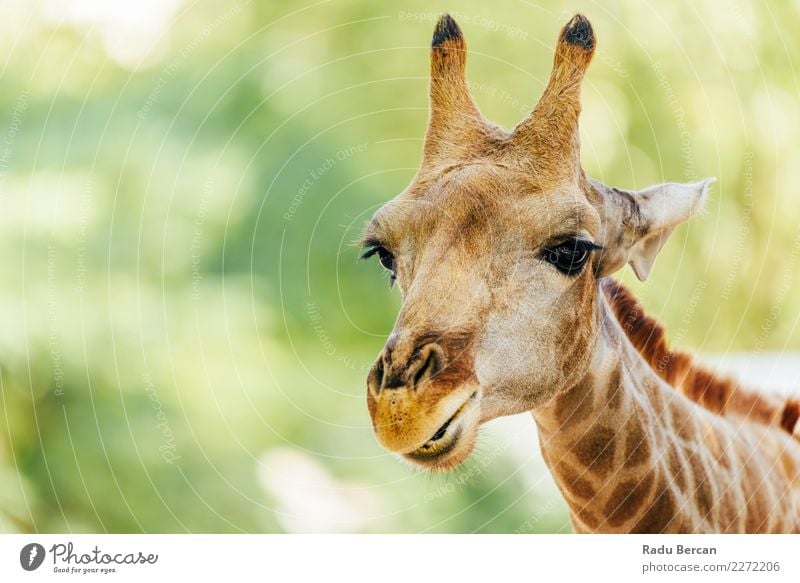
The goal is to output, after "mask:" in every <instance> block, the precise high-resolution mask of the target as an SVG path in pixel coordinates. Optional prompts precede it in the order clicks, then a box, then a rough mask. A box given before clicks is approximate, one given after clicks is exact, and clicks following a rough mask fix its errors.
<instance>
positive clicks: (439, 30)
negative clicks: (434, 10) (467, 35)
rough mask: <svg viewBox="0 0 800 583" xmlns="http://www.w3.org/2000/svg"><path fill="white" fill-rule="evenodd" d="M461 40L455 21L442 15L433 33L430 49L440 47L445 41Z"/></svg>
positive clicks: (446, 15)
mask: <svg viewBox="0 0 800 583" xmlns="http://www.w3.org/2000/svg"><path fill="white" fill-rule="evenodd" d="M460 38H461V29H460V28H459V27H458V24H456V21H455V20H454V19H453V17H452V16H450V15H449V14H443V15H442V17H441V18H440V19H439V22H437V23H436V30H435V31H434V32H433V41H432V42H431V47H433V48H434V49H435V48H437V47H440V46H442V44H444V42H445V41H446V40H451V39H452V40H457V39H460Z"/></svg>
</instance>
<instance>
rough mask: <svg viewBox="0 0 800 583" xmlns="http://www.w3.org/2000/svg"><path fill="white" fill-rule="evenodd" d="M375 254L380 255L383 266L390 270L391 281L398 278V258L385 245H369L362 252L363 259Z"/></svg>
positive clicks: (379, 258) (379, 259)
mask: <svg viewBox="0 0 800 583" xmlns="http://www.w3.org/2000/svg"><path fill="white" fill-rule="evenodd" d="M373 255H377V256H378V261H379V262H380V264H381V265H382V266H383V268H384V269H385V270H386V271H388V272H389V283H390V284H392V283H394V280H395V279H397V260H395V258H394V255H392V254H391V253H390V252H389V251H388V250H387V249H386V248H385V247H383V246H381V245H368V246H367V248H366V250H365V251H364V253H362V254H361V259H369V258H370V257H372V256H373Z"/></svg>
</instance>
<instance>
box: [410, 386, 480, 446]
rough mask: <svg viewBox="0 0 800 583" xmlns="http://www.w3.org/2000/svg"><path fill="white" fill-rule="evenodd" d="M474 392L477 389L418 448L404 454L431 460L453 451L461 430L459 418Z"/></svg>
mask: <svg viewBox="0 0 800 583" xmlns="http://www.w3.org/2000/svg"><path fill="white" fill-rule="evenodd" d="M476 394H477V391H476V392H474V393H472V394H471V395H470V396H469V398H468V399H467V400H466V401H464V404H463V405H461V407H459V408H458V410H457V411H456V412H455V413H453V415H452V416H451V417H450V419H448V420H447V421H445V422H444V424H443V425H442V426H441V427H440V428H439V429H437V430H436V433H434V434H433V435H432V436H431V438H430V439H429V440H428V441H426V442H425V443H424V444H423V445H422V446H421V447H419V448H418V449H415V450H414V451H412V452H409V453H408V454H406V455H407V456H408V457H410V458H412V459H418V460H426V461H431V460H434V459H436V458H441V457H444V456H446V455H447V454H448V453H450V452H451V451H453V448H455V446H456V444H457V443H458V440H459V439H460V438H461V434H462V432H463V427H461V426H459V425H458V421H459V418H460V417H461V414H462V413H463V412H464V411H465V410H466V409H467V407H468V406H469V404H470V403H471V402H472V401H473V399H474V398H475V395H476Z"/></svg>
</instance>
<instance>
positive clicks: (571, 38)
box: [564, 14, 594, 49]
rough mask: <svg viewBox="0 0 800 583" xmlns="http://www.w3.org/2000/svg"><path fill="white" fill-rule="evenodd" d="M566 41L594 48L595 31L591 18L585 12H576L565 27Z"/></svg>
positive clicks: (586, 47)
mask: <svg viewBox="0 0 800 583" xmlns="http://www.w3.org/2000/svg"><path fill="white" fill-rule="evenodd" d="M564 42H567V43H569V44H571V45H577V46H580V47H583V48H585V49H593V48H594V31H593V30H592V25H591V23H590V22H589V19H588V18H586V17H585V16H584V15H583V14H576V15H575V16H573V17H572V20H570V21H569V23H568V24H567V26H566V27H565V28H564Z"/></svg>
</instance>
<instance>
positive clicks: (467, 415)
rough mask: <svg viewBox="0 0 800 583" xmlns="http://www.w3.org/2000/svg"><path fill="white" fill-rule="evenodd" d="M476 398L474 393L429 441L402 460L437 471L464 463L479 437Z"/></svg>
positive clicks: (405, 455)
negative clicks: (476, 438)
mask: <svg viewBox="0 0 800 583" xmlns="http://www.w3.org/2000/svg"><path fill="white" fill-rule="evenodd" d="M477 395H478V391H474V392H473V393H472V394H471V395H470V396H469V398H467V400H466V401H464V404H462V405H461V407H459V408H458V410H457V411H456V412H455V413H453V415H452V416H451V417H450V418H449V419H448V420H447V421H445V422H444V423H443V424H442V426H441V427H439V429H437V430H436V432H435V433H434V434H433V435H432V436H431V438H430V439H429V440H428V441H426V442H425V443H424V444H423V445H422V446H420V447H418V448H417V449H415V450H413V451H410V452H407V453H405V454H403V456H404V457H405V458H406V459H408V460H409V461H412V462H415V463H417V464H419V465H422V466H425V467H427V468H431V469H434V470H449V469H452V468H454V467H456V466H457V465H459V464H460V463H461V462H463V461H464V460H465V459H466V458H467V456H468V455H469V454H470V452H471V451H472V447H473V445H474V441H475V434H476V433H477V425H478V423H477V417H478V414H477V409H478V407H477Z"/></svg>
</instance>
